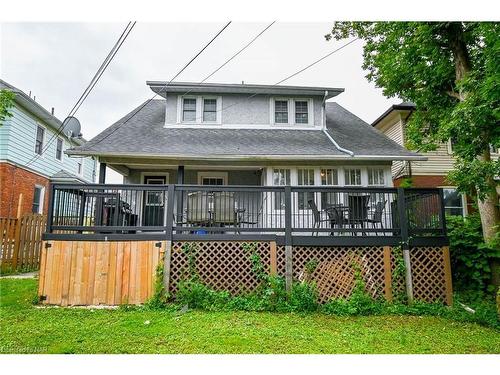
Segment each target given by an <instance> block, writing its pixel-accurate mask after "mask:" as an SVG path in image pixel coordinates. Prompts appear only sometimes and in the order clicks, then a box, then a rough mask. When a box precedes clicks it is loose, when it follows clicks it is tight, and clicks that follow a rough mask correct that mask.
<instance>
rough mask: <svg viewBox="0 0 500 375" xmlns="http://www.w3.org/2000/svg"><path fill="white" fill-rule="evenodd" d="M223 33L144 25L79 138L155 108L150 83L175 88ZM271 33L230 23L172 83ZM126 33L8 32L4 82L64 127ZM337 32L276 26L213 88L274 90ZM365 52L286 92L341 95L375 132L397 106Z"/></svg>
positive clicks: (193, 77)
mask: <svg viewBox="0 0 500 375" xmlns="http://www.w3.org/2000/svg"><path fill="white" fill-rule="evenodd" d="M224 24H225V22H217V23H201V22H197V23H172V22H169V23H146V22H138V23H137V24H136V26H135V28H134V29H133V30H132V32H131V33H130V35H129V37H128V39H127V40H126V41H125V43H124V44H123V45H122V47H121V49H120V51H119V52H118V53H117V55H116V56H115V58H114V60H113V61H112V62H111V64H110V65H109V67H108V69H107V70H106V72H105V73H104V74H103V76H102V77H101V79H100V81H99V83H98V84H97V86H96V87H95V88H94V90H93V91H92V93H91V94H90V96H89V97H88V98H87V100H86V101H85V103H84V104H83V105H82V106H81V108H80V110H79V111H78V113H77V114H76V117H77V118H78V119H79V120H80V122H81V124H82V133H83V136H84V137H85V138H86V139H91V138H92V137H94V136H96V135H97V134H99V133H100V132H101V131H103V130H104V129H105V128H106V127H108V126H110V125H111V124H113V123H114V122H115V121H117V120H118V119H120V118H121V117H122V116H123V115H125V114H126V113H128V112H130V111H131V110H132V109H133V108H135V107H137V106H138V105H139V104H141V103H142V102H144V101H145V100H147V99H149V98H151V97H152V96H153V95H154V94H153V92H152V91H151V90H150V89H149V87H148V86H147V85H146V80H165V81H169V80H170V79H171V78H172V77H173V76H174V75H175V74H176V73H177V72H178V71H179V70H180V69H181V68H182V67H183V66H184V65H185V64H186V63H187V62H188V61H189V60H190V59H191V58H192V57H193V56H194V55H195V54H196V53H197V52H198V51H199V50H200V49H201V48H202V47H203V46H204V45H205V44H206V43H207V42H208V41H209V40H210V39H211V38H212V37H213V36H214V35H215V34H216V33H217V32H218V31H219V30H220V29H221V28H222V26H223V25H224ZM268 24H269V23H249V22H233V23H231V25H229V27H228V28H227V29H226V30H225V31H224V32H223V33H222V34H221V35H220V36H219V37H218V38H217V39H216V40H215V41H214V43H212V44H211V45H210V46H209V47H208V48H207V49H206V50H205V51H204V52H203V53H202V54H201V55H200V56H199V57H198V58H197V59H196V60H195V61H194V62H193V63H192V64H191V65H190V66H189V67H188V68H187V69H186V70H185V71H184V72H183V73H182V74H181V75H180V76H179V77H178V78H176V81H192V82H200V81H201V80H202V79H203V78H205V77H206V76H207V75H208V74H210V73H211V72H212V71H214V70H215V69H216V68H217V67H219V66H220V65H221V64H222V63H223V62H225V61H226V60H227V59H228V58H229V57H231V56H232V55H233V54H234V53H235V52H236V51H238V50H239V49H241V48H242V47H243V46H244V45H245V44H246V43H248V42H249V41H250V40H251V39H252V38H253V37H254V36H256V35H257V34H258V33H259V32H260V31H262V30H263V29H264V28H265V27H266V26H267V25H268ZM125 25H126V23H125V22H122V23H2V24H1V25H0V77H1V78H2V79H3V80H5V81H7V82H8V83H10V84H12V85H14V86H16V87H17V88H19V89H21V90H23V91H25V92H26V93H29V92H30V91H31V95H32V96H35V97H36V101H37V102H38V103H40V104H41V105H43V106H44V107H45V108H47V109H48V110H49V111H50V109H51V108H52V107H54V108H55V115H56V116H57V117H58V118H59V119H60V120H63V119H64V118H65V117H66V116H67V114H68V112H69V111H70V110H71V108H72V107H73V105H74V104H75V103H76V101H77V100H78V98H79V97H80V95H81V94H82V93H83V91H84V90H85V88H86V86H87V85H88V83H89V82H90V80H91V78H92V77H93V75H94V74H95V72H96V71H97V69H98V68H99V66H100V64H101V62H102V61H103V60H104V58H105V57H106V55H107V54H108V52H109V51H110V49H111V48H112V46H113V45H114V43H115V41H116V40H117V39H118V37H119V35H120V34H121V32H122V31H123V29H124V28H125ZM331 25H332V24H331V23H289V22H288V23H287V22H277V23H275V24H274V25H273V26H271V27H270V28H269V29H268V30H267V31H266V32H265V33H264V34H262V36H260V37H259V38H258V39H257V40H256V41H255V42H254V43H253V44H252V45H251V46H250V47H249V48H247V49H246V50H245V51H244V52H243V53H241V54H240V55H238V56H237V57H236V58H235V59H234V60H232V61H231V62H230V63H229V64H228V65H226V66H225V67H224V68H222V69H221V70H220V71H219V72H217V73H216V74H215V75H214V76H212V77H211V78H210V79H209V80H208V81H207V82H217V83H241V82H242V81H244V82H245V83H253V84H274V83H276V82H278V81H280V80H281V79H283V78H285V77H287V76H289V75H290V74H293V73H295V72H297V71H298V70H300V69H302V68H303V67H305V66H307V65H309V64H310V63H312V62H313V61H315V60H317V59H318V58H320V57H322V56H324V55H325V54H327V53H328V52H331V51H333V50H335V49H336V48H338V47H339V46H341V45H343V44H345V43H346V42H347V40H343V41H328V42H327V41H326V40H325V38H324V35H325V34H327V33H328V32H329V30H330V28H331ZM362 47H363V45H362V41H359V40H358V41H356V42H354V43H353V44H351V45H349V46H347V47H346V48H344V49H342V50H340V51H339V52H337V53H335V54H333V55H332V56H330V57H328V58H327V59H325V60H323V61H322V62H320V63H318V64H317V65H315V66H313V67H311V68H310V69H308V70H306V71H304V72H303V73H301V74H299V75H297V76H295V77H293V78H291V79H290V80H288V81H286V82H284V83H283V84H285V85H304V86H325V87H341V88H344V89H345V92H344V93H342V94H340V95H339V96H337V97H336V98H334V99H333V101H336V102H338V103H339V104H340V105H342V106H344V107H345V108H347V109H348V110H349V111H351V112H353V113H354V114H356V115H357V116H358V117H360V118H362V119H363V120H365V121H367V122H372V121H373V120H374V119H376V118H377V117H378V116H379V115H380V114H381V113H382V112H384V111H385V110H386V109H387V108H388V107H389V106H390V105H391V104H394V103H398V102H400V100H399V99H398V98H390V99H388V98H385V97H384V95H383V93H382V90H381V89H378V88H376V87H375V85H374V84H373V83H369V82H368V81H367V80H366V78H365V75H366V72H365V71H363V69H362V68H361V65H362ZM113 180H114V182H119V180H117V179H116V176H114V177H113Z"/></svg>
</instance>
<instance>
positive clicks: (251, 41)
mask: <svg viewBox="0 0 500 375" xmlns="http://www.w3.org/2000/svg"><path fill="white" fill-rule="evenodd" d="M275 23H276V21H273V22H271V23H270V24H269V25H267V26H266V27H265V28H264V30H262V31H261V32H260V33H258V34H257V35H256V36H255V37H253V39H252V40H250V41H249V42H248V43H247V44H245V46H243V48H241V49H240V50H239V51H238V52H236V53H235V54H234V55H233V56H231V57H230V58H229V59H227V60H226V61H225V62H224V63H223V64H222V65H221V66H219V67H218V68H217V69H215V70H214V71H213V72H212V73H210V74H209V75H208V76H206V77H205V78H203V79H202V80H201V81H200V82H198V84H199V85H200V84H202V83H203V82H205V81H206V80H207V79H209V78H210V77H212V76H213V75H214V74H215V73H217V72H218V71H219V70H221V69H222V68H223V67H225V66H226V65H227V64H229V63H230V62H231V61H232V60H233V59H234V58H235V57H236V56H238V55H239V54H240V53H242V52H243V51H244V50H246V49H247V48H248V47H250V45H251V44H253V42H255V41H256V40H257V39H258V38H259V37H260V36H261V35H262V34H264V33H265V32H266V31H267V30H268V29H269V28H270V27H271V26H272V25H273V24H275ZM192 91H193V89H190V90H189V91H187V92H186V93H184V94H182V97H184V96H186V95H188V94H189V93H190V92H192Z"/></svg>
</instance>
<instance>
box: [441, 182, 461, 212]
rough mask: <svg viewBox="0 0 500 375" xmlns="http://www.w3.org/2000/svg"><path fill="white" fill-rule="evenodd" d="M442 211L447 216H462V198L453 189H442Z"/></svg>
mask: <svg viewBox="0 0 500 375" xmlns="http://www.w3.org/2000/svg"><path fill="white" fill-rule="evenodd" d="M443 200H444V210H445V212H446V214H447V215H454V216H464V215H465V205H464V196H463V195H462V194H461V193H459V192H458V191H457V189H453V188H445V189H443Z"/></svg>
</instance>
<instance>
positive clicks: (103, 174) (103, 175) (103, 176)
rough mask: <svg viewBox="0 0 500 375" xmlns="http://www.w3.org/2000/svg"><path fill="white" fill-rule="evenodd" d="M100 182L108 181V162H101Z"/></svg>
mask: <svg viewBox="0 0 500 375" xmlns="http://www.w3.org/2000/svg"><path fill="white" fill-rule="evenodd" d="M99 183H100V184H105V183H106V163H101V164H99Z"/></svg>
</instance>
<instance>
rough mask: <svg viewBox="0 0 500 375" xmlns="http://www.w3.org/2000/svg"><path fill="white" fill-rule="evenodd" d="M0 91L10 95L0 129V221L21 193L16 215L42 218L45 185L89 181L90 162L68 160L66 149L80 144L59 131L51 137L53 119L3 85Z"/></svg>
mask: <svg viewBox="0 0 500 375" xmlns="http://www.w3.org/2000/svg"><path fill="white" fill-rule="evenodd" d="M0 89H4V90H9V91H12V92H14V94H15V99H14V105H13V107H12V108H10V112H11V114H12V116H11V117H8V118H7V119H6V120H5V121H4V122H3V124H2V126H0V185H1V191H0V217H11V216H15V215H16V214H17V211H18V204H19V198H20V195H21V194H22V202H21V213H29V212H34V213H46V212H47V207H48V204H47V202H48V187H49V182H50V181H53V182H93V181H94V179H95V174H96V160H95V158H70V157H68V155H66V154H65V151H66V149H68V148H70V147H76V146H80V145H82V144H84V142H85V141H84V140H83V139H82V138H78V137H69V136H68V134H65V133H64V132H61V134H60V135H58V136H57V138H53V136H54V135H55V134H57V132H58V129H59V127H60V126H61V125H62V123H61V121H60V120H59V119H57V118H56V117H55V116H54V115H53V114H51V113H50V112H48V111H47V110H46V109H45V108H43V107H42V106H41V105H40V104H38V103H37V102H36V101H35V100H34V99H33V98H31V97H30V96H29V95H27V94H25V93H24V92H22V91H21V90H19V89H17V88H16V87H14V86H12V85H10V84H8V83H7V82H5V81H2V80H0ZM49 142H50V144H49ZM47 145H48V146H47ZM44 149H45V151H43V150H44ZM36 155H38V157H36V159H34V157H35V156H36ZM30 161H32V162H30Z"/></svg>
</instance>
